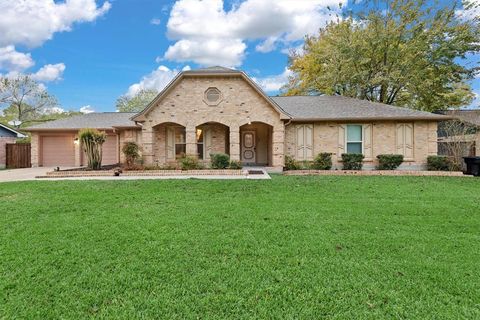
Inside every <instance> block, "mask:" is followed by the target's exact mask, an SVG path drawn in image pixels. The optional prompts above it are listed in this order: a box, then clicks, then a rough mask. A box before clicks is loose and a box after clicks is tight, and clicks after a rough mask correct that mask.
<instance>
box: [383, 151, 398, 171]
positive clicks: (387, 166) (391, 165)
mask: <svg viewBox="0 0 480 320" xmlns="http://www.w3.org/2000/svg"><path fill="white" fill-rule="evenodd" d="M377 159H378V166H377V169H378V170H395V169H397V168H398V167H399V166H400V165H401V164H402V162H403V155H401V154H379V155H378V156H377Z"/></svg>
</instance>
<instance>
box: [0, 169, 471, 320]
mask: <svg viewBox="0 0 480 320" xmlns="http://www.w3.org/2000/svg"><path fill="white" fill-rule="evenodd" d="M16 317H18V318H25V319H34V318H37V319H49V318H69V319H78V318H85V317H86V318H89V317H98V318H123V319H132V318H152V317H155V318H163V319H184V318H189V319H193V318H195V319H197V318H201V319H224V318H232V319H242V318H244V319H247V318H248V319H251V318H275V319H293V318H296V319H318V318H336V319H373V318H376V319H392V318H398V319H447V318H455V319H461V318H469V319H478V318H480V179H474V178H440V177H284V176H274V177H273V179H272V180H270V181H264V180H257V181H254V180H251V181H247V180H243V181H240V180H229V181H204V180H188V181H186V180H183V181H181V180H168V181H165V180H164V181H153V180H143V181H97V182H93V181H68V182H66V181H55V182H47V181H38V182H37V181H36V182H19V183H1V184H0V319H4V318H5V319H11V318H16Z"/></svg>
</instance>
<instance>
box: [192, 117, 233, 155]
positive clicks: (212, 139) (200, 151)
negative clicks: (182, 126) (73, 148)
mask: <svg viewBox="0 0 480 320" xmlns="http://www.w3.org/2000/svg"><path fill="white" fill-rule="evenodd" d="M195 139H196V143H197V149H196V150H197V154H196V155H197V158H198V159H199V160H202V161H204V162H209V161H210V155H211V154H215V153H225V154H230V129H229V127H228V126H226V125H224V124H222V123H219V122H205V123H202V124H200V125H198V126H196V127H195Z"/></svg>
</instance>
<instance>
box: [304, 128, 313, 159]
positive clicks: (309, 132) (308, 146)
mask: <svg viewBox="0 0 480 320" xmlns="http://www.w3.org/2000/svg"><path fill="white" fill-rule="evenodd" d="M304 127H305V129H304V134H305V137H304V140H303V141H304V143H305V147H304V158H305V160H313V125H312V124H306V125H305V126H304Z"/></svg>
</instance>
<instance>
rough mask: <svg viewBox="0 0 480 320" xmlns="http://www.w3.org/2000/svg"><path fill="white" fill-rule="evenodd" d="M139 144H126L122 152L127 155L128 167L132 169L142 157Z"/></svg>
mask: <svg viewBox="0 0 480 320" xmlns="http://www.w3.org/2000/svg"><path fill="white" fill-rule="evenodd" d="M138 150H139V148H138V144H136V143H135V142H126V143H125V144H124V145H123V148H122V152H123V154H124V155H125V162H126V163H127V167H129V168H131V167H133V165H134V164H135V161H136V160H137V159H138V158H139V157H140V155H139V154H138Z"/></svg>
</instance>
